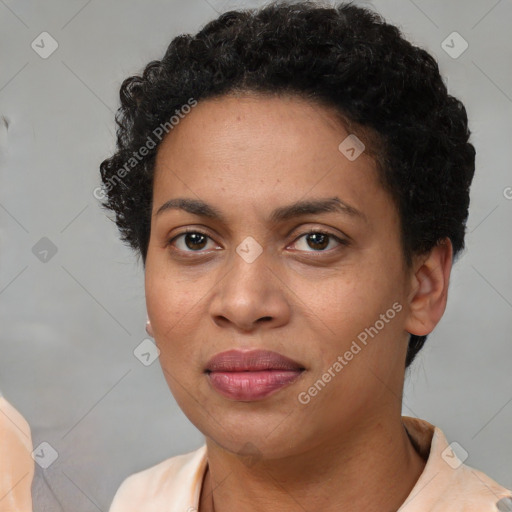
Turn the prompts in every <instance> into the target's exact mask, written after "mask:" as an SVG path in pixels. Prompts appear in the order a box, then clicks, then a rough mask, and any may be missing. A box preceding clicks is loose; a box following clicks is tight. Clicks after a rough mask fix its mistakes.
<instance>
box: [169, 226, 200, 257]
mask: <svg viewBox="0 0 512 512" xmlns="http://www.w3.org/2000/svg"><path fill="white" fill-rule="evenodd" d="M209 239H210V237H209V236H208V235H207V234H206V233H203V232H201V231H192V230H191V231H185V232H184V233H181V234H179V235H176V236H175V237H174V238H172V239H171V240H169V245H174V246H175V247H176V248H177V249H178V250H180V251H184V252H199V251H201V250H202V249H205V247H206V245H207V243H208V240H209Z"/></svg>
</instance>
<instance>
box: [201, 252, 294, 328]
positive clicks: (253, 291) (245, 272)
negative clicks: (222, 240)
mask: <svg viewBox="0 0 512 512" xmlns="http://www.w3.org/2000/svg"><path fill="white" fill-rule="evenodd" d="M240 245H241V246H242V245H243V244H240ZM279 274H280V272H279V266H278V265H272V262H271V261H270V257H269V255H268V254H267V253H266V252H265V250H263V252H261V254H259V255H258V256H257V257H256V258H255V259H252V258H245V256H244V253H243V251H241V252H240V253H239V252H233V255H232V257H231V258H230V259H229V261H228V262H227V268H226V272H225V273H224V276H223V277H222V278H221V279H220V281H219V282H218V284H217V286H216V287H215V292H214V296H213V297H212V300H211V303H210V315H211V317H212V319H213V321H214V322H215V323H216V324H217V325H218V326H220V327H224V328H226V327H230V326H231V327H232V328H236V329H237V330H239V331H244V332H248V331H253V330H255V329H258V328H265V329H270V328H275V327H280V326H282V325H284V324H286V323H287V322H288V321H289V319H290V311H291V309H290V303H289V289H288V288H287V286H286V284H285V283H284V281H283V276H281V275H279Z"/></svg>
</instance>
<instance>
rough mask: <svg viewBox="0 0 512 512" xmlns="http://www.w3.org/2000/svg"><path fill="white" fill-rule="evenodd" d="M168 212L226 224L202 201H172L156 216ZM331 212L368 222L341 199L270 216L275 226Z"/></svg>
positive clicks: (318, 201)
mask: <svg viewBox="0 0 512 512" xmlns="http://www.w3.org/2000/svg"><path fill="white" fill-rule="evenodd" d="M168 210H184V211H186V212H188V213H191V214H193V215H197V216H199V217H206V218H208V219H212V220H218V221H220V222H224V223H225V218H224V215H223V214H222V213H221V212H220V210H218V209H217V208H215V207H214V206H212V205H209V204H208V203H205V202H204V201H202V200H200V199H191V198H184V197H178V198H175V199H170V200H169V201H166V202H165V203H164V204H163V205H162V206H160V208H158V210H157V212H156V214H155V216H158V215H160V214H161V213H163V212H165V211H168ZM329 212H334V213H342V214H345V215H348V216H351V217H354V218H359V219H361V220H363V221H365V222H368V220H367V218H366V216H365V214H364V213H363V212H361V211H359V210H357V209H356V208H354V207H353V206H350V205H349V204H347V203H345V202H343V201H342V200H341V199H340V198H339V197H331V198H326V199H311V200H307V201H296V202H295V203H291V204H289V205H286V206H281V207H279V208H276V209H275V210H274V211H273V212H272V213H271V214H270V218H269V220H270V222H271V223H273V224H275V223H278V222H283V221H286V220H289V219H292V218H295V217H299V216H303V215H314V214H317V213H329Z"/></svg>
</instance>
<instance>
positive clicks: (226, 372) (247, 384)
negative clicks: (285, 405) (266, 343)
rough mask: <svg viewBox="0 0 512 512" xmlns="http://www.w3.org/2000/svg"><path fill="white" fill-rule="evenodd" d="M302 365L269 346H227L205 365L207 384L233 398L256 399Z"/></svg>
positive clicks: (287, 379)
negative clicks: (245, 349)
mask: <svg viewBox="0 0 512 512" xmlns="http://www.w3.org/2000/svg"><path fill="white" fill-rule="evenodd" d="M303 370H304V367H303V366H302V365H301V364H300V363H297V362H296V361H293V360H292V359H289V358H288V357H285V356H283V355H281V354H278V353H277V352H272V351H269V350H250V351H240V350H228V351H227V352H221V353H220V354H217V355H215V356H214V357H213V358H212V359H210V361H209V362H208V364H207V365H206V369H205V373H206V374H207V376H208V379H209V382H210V384H211V385H212V386H213V388H214V389H215V390H216V391H217V392H219V393H220V394H221V395H223V396H225V397H227V398H231V399H233V400H243V401H250V400H259V399H262V398H264V397H266V396H268V395H270V394H272V393H274V392H275V391H277V390H279V389H281V388H283V387H284V386H287V385H288V384H291V383H292V382H293V381H295V380H296V379H297V378H298V377H299V376H300V375H301V374H302V371H303Z"/></svg>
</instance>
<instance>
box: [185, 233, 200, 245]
mask: <svg viewBox="0 0 512 512" xmlns="http://www.w3.org/2000/svg"><path fill="white" fill-rule="evenodd" d="M200 238H205V236H204V235H202V234H200V233H187V235H186V236H185V243H186V245H187V247H188V248H189V249H197V248H198V247H195V246H197V245H201V242H200V241H199V239H200ZM191 239H192V244H189V243H188V241H190V240H191ZM191 245H193V246H194V247H191ZM203 245H204V241H203ZM199 249H202V247H199Z"/></svg>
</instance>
